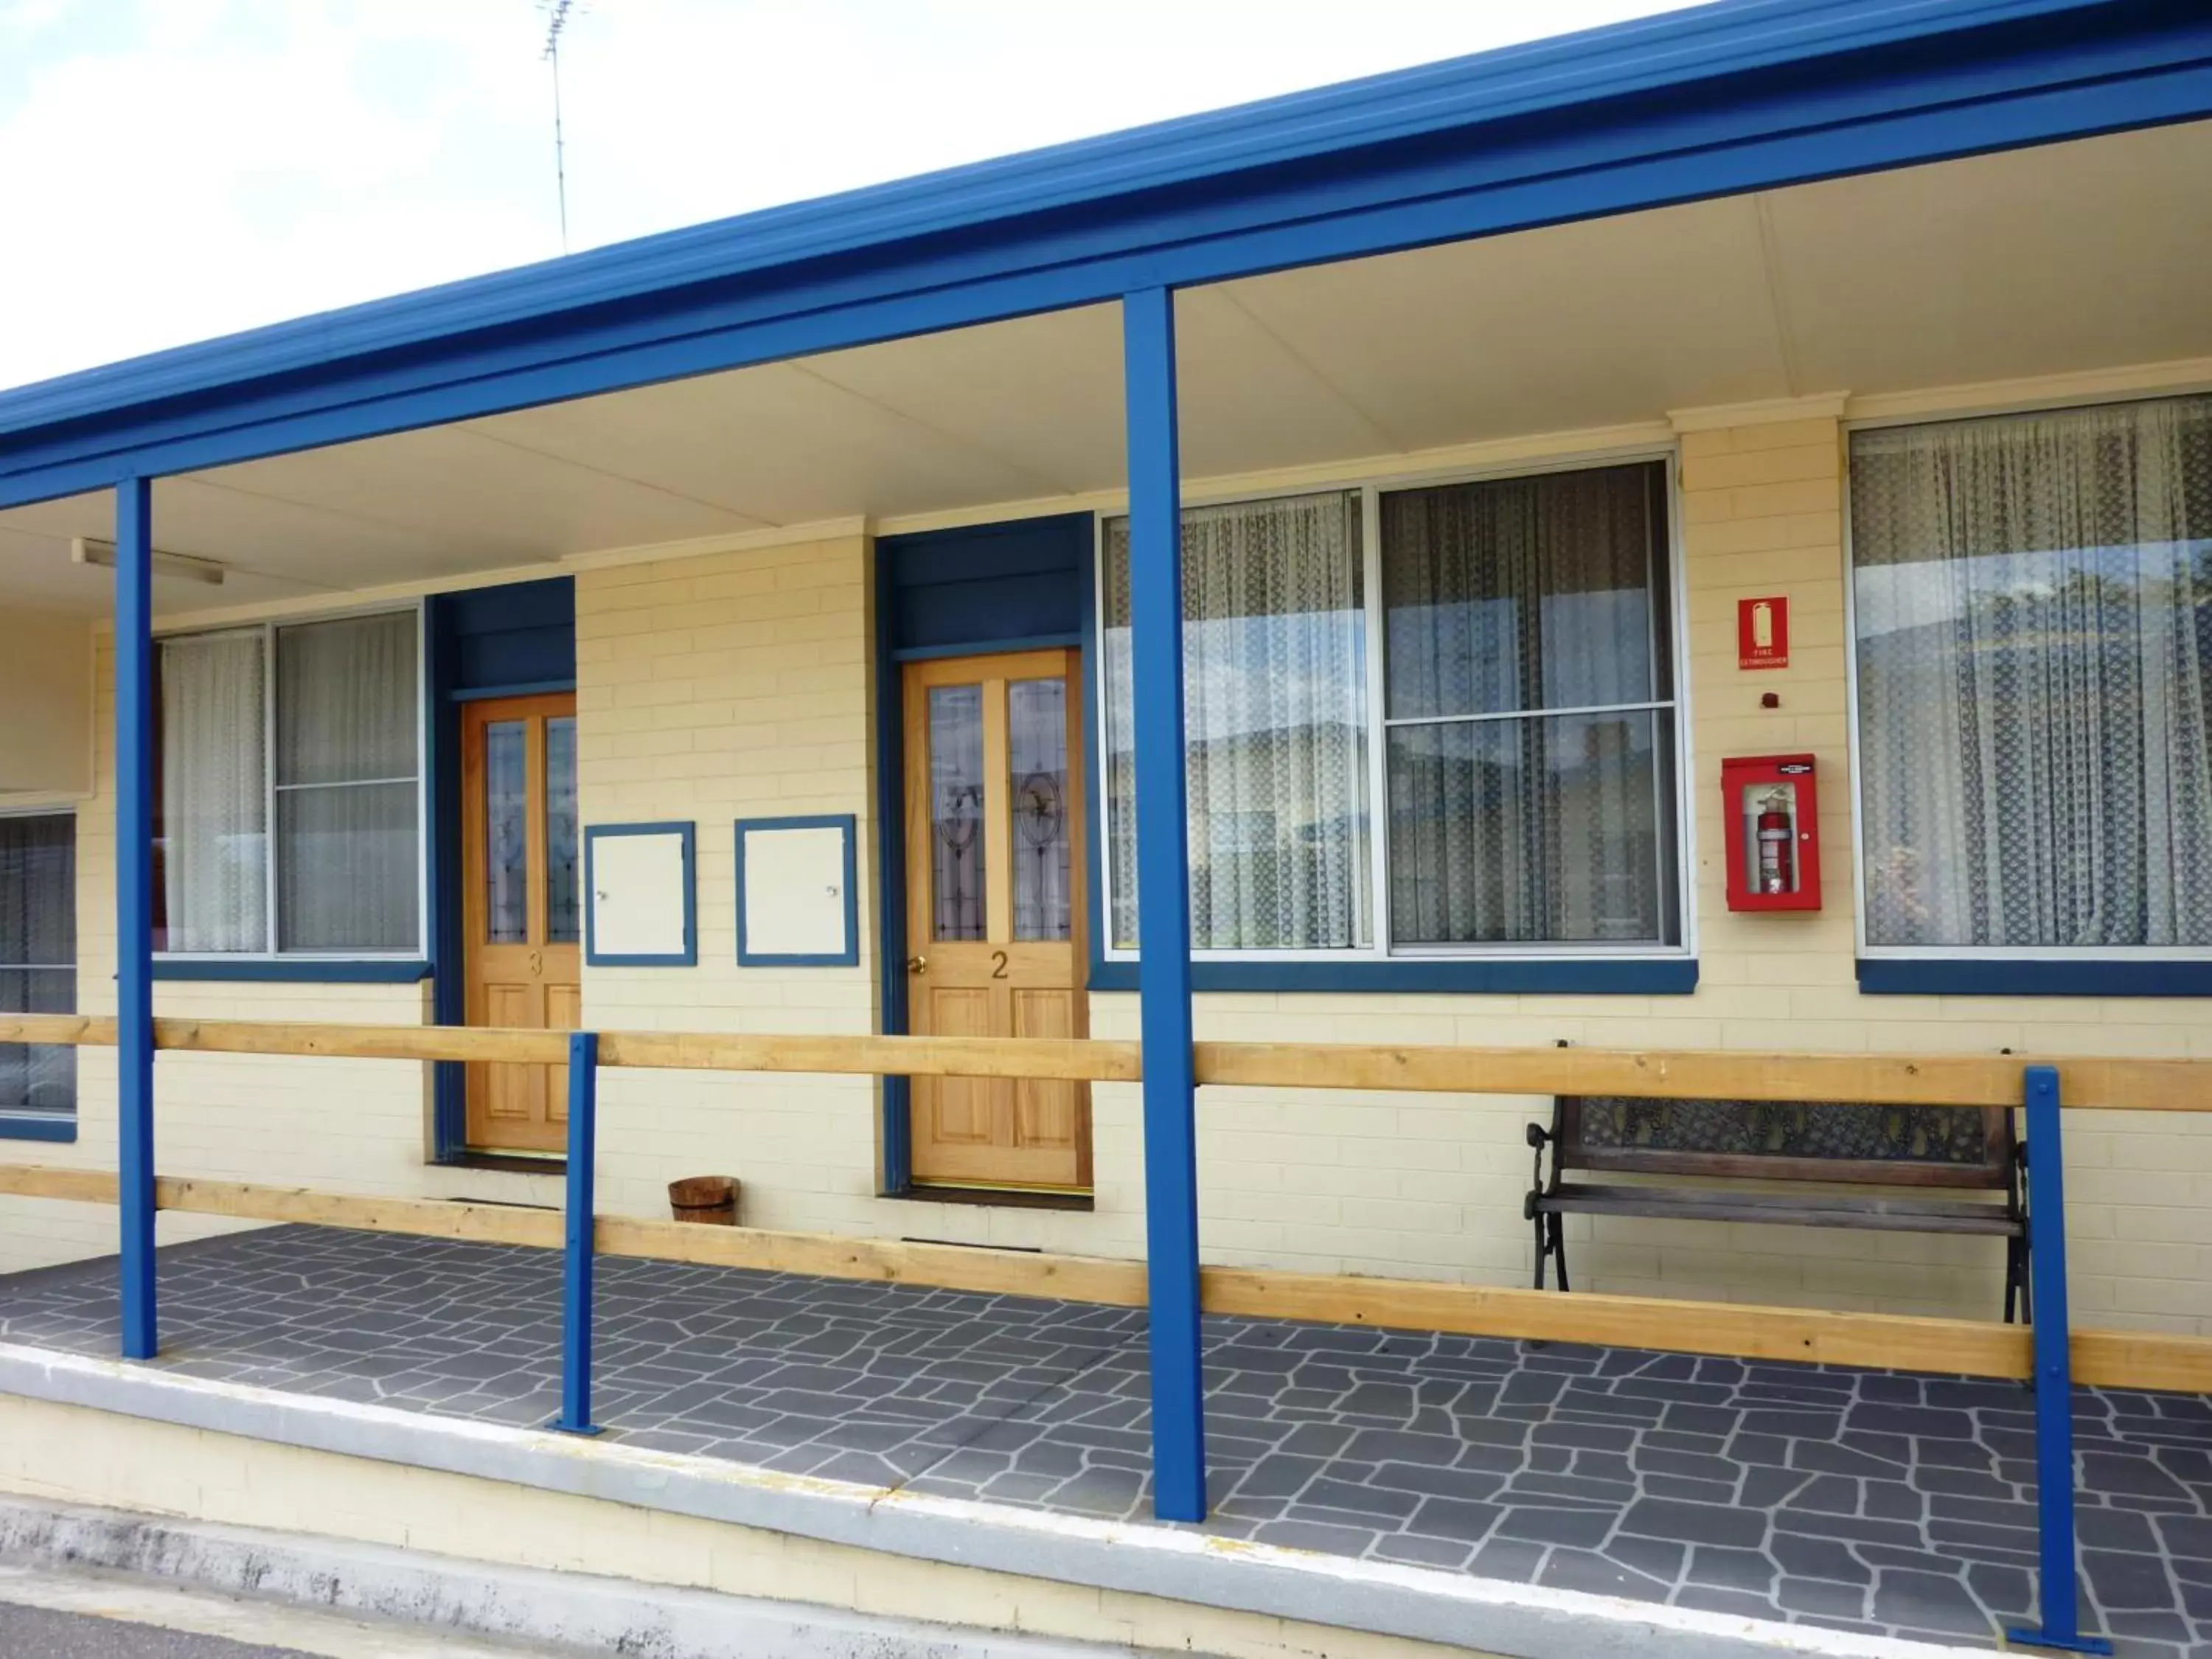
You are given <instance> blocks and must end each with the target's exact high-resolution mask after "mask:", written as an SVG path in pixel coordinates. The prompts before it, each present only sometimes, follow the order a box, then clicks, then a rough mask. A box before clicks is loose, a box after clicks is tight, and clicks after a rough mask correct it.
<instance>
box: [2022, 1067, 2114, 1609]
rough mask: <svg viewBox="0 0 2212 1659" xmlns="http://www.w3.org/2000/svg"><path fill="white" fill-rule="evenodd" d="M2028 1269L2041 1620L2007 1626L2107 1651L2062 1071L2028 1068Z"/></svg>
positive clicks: (2037, 1589) (2048, 1068)
mask: <svg viewBox="0 0 2212 1659" xmlns="http://www.w3.org/2000/svg"><path fill="white" fill-rule="evenodd" d="M2026 1094H2027V1225H2028V1241H2027V1243H2028V1252H2029V1255H2028V1275H2029V1280H2030V1287H2031V1289H2032V1291H2033V1294H2034V1299H2035V1318H2034V1327H2035V1328H2034V1343H2035V1359H2034V1365H2035V1371H2034V1389H2035V1510H2036V1528H2037V1534H2038V1536H2037V1544H2038V1551H2039V1555H2040V1558H2041V1559H2040V1561H2039V1568H2038V1572H2037V1578H2038V1580H2039V1582H2038V1584H2037V1588H2036V1601H2037V1605H2038V1607H2039V1611H2040V1613H2041V1614H2042V1619H2043V1622H2042V1623H2041V1624H2040V1625H2039V1626H2026V1627H2023V1628H2020V1629H2015V1630H2008V1631H2007V1632H2005V1634H2006V1635H2007V1636H2008V1637H2010V1638H2012V1639H2013V1640H2014V1641H2015V1642H2021V1643H2025V1644H2028V1645H2030V1646H2033V1647H2039V1648H2061V1649H2063V1650H2066V1651H2067V1652H2069V1653H2110V1652H2111V1651H2112V1644H2111V1643H2110V1642H2106V1641H2102V1640H2100V1639H2099V1638H2096V1637H2093V1636H2084V1635H2082V1634H2081V1594H2080V1587H2079V1586H2078V1585H2077V1584H2076V1583H2075V1581H2074V1571H2075V1555H2076V1553H2075V1537H2074V1363H2073V1324H2072V1321H2071V1320H2070V1319H2069V1316H2068V1314H2067V1309H2066V1166H2065V1162H2064V1158H2063V1152H2062V1150H2061V1146H2060V1129H2059V1121H2058V1118H2059V1101H2058V1068H2057V1066H2029V1067H2027V1079H2026Z"/></svg>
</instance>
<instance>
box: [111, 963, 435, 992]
mask: <svg viewBox="0 0 2212 1659" xmlns="http://www.w3.org/2000/svg"><path fill="white" fill-rule="evenodd" d="M154 977H155V979H157V980H200V981H228V982H231V983H234V984H252V985H276V984H285V985H413V984H416V983H418V982H419V981H422V980H426V979H428V978H429V977H430V964H429V963H427V962H423V961H422V960H420V959H418V958H414V957H410V958H407V959H405V960H392V959H390V958H377V957H331V958H330V959H327V960H325V959H323V958H319V957H278V958H270V957H252V958H249V959H247V960H245V961H240V962H222V961H219V960H216V959H215V958H213V957H179V958H167V957H155V958H154Z"/></svg>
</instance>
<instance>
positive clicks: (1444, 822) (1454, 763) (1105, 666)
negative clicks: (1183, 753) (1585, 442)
mask: <svg viewBox="0 0 2212 1659" xmlns="http://www.w3.org/2000/svg"><path fill="white" fill-rule="evenodd" d="M1669 471H1670V469H1669V465H1668V458H1667V457H1665V456H1664V455H1655V456H1650V457H1648V458H1636V459H1603V460H1590V461H1583V462H1578V463H1572V464H1567V465H1560V466H1558V467H1555V468H1553V469H1550V470H1548V471H1533V472H1532V471H1522V472H1519V473H1516V474H1512V475H1504V476H1493V477H1474V478H1455V479H1446V480H1442V481H1437V482H1433V483H1432V482H1428V481H1409V482H1407V483H1389V484H1382V485H1369V486H1367V487H1365V488H1364V489H1328V490H1320V491H1314V492H1308V493H1304V494H1299V495H1285V496H1279V497H1274V498H1270V499H1266V500H1258V501H1231V502H1226V503H1223V504H1220V505H1212V506H1194V507H1189V508H1187V509H1186V510H1185V513H1184V515H1183V538H1184V557H1185V574H1184V587H1185V612H1186V623H1185V626H1186V633H1185V646H1184V649H1185V654H1186V664H1187V667H1186V675H1187V684H1188V692H1187V697H1188V709H1189V714H1188V727H1189V732H1188V749H1187V753H1188V769H1189V794H1190V815H1191V823H1190V849H1191V852H1190V863H1191V876H1192V883H1191V884H1192V921H1193V930H1192V932H1193V941H1192V942H1193V950H1194V962H1195V963H1196V964H1197V983H1198V984H1199V986H1200V988H1202V989H1222V990H1229V989H1237V990H1340V989H1358V988H1369V989H1377V990H1380V989H1406V990H1466V991H1470V992H1474V991H1529V992H1538V991H1543V992H1554V991H1573V990H1588V991H1593V992H1620V993H1644V994H1650V993H1656V992H1668V991H1688V990H1690V989H1692V988H1693V987H1694V986H1695V984H1696V978H1697V975H1696V966H1695V963H1694V962H1693V961H1692V959H1691V957H1690V952H1689V948H1688V945H1687V928H1686V919H1685V917H1684V915H1683V902H1682V894H1683V892H1684V890H1686V886H1687V883H1686V881H1685V879H1684V877H1683V862H1684V860H1685V859H1686V845H1685V843H1686V839H1687V837H1686V833H1685V831H1684V829H1683V824H1684V821H1685V819H1686V812H1685V811H1684V808H1683V805H1682V800H1681V790H1680V778H1681V776H1682V775H1683V766H1682V757H1681V751H1680V745H1681V742H1682V734H1681V731H1680V724H1681V723H1680V720H1679V719H1678V702H1677V696H1676V692H1675V687H1676V685H1677V684H1679V679H1680V668H1679V662H1678V657H1679V649H1680V647H1679V644H1678V641H1677V637H1676V635H1677V630H1676V629H1675V627H1674V617H1675V615H1676V614H1677V613H1678V610H1679V607H1678V605H1677V604H1676V602H1675V595H1674V575H1673V573H1672V568H1671V567H1672V561H1671V560H1670V558H1669V544H1670V542H1671V539H1672V537H1671V527H1672V519H1673V507H1672V500H1671V491H1670V489H1669ZM1100 539H1101V547H1100V557H1099V593H1100V598H1099V614H1100V619H1101V624H1102V626H1101V629H1100V641H1101V648H1100V650H1099V652H1098V657H1099V661H1100V665H1101V666H1100V672H1101V683H1102V686H1103V695H1102V696H1101V699H1100V701H1101V703H1102V705H1103V709H1104V717H1103V720H1102V721H1101V726H1100V746H1101V750H1102V754H1101V757H1100V762H1099V769H1100V770H1101V771H1102V772H1103V787H1100V788H1099V789H1098V790H1097V792H1096V793H1097V798H1099V799H1102V800H1103V805H1104V817H1105V831H1104V844H1105V856H1104V858H1103V870H1102V872H1101V874H1102V876H1103V880H1101V881H1100V882H1099V883H1098V886H1099V887H1100V888H1101V889H1103V892H1104V895H1105V897H1104V901H1103V906H1102V915H1101V917H1100V918H1099V920H1100V921H1102V922H1103V924H1104V925H1103V928H1095V929H1094V935H1095V936H1096V937H1098V938H1100V939H1103V945H1104V948H1103V952H1102V954H1101V955H1100V957H1099V959H1098V961H1097V965H1096V967H1095V968H1094V971H1093V975H1092V979H1091V983H1092V985H1093V986H1094V987H1096V988H1114V987H1118V986H1120V985H1121V984H1122V983H1124V982H1133V963H1134V946H1135V944H1136V915H1135V904H1134V901H1133V882H1132V880H1131V857H1130V846H1131V840H1130V821H1131V815H1130V811H1129V778H1128V772H1129V767H1128V746H1129V745H1128V740H1127V701H1128V689H1127V688H1128V672H1129V670H1128V629H1127V595H1126V586H1127V579H1126V575H1125V574H1123V573H1124V571H1125V569H1126V564H1127V532H1126V528H1125V526H1124V521H1122V520H1115V519H1109V520H1106V521H1104V523H1103V526H1102V533H1101V538H1100Z"/></svg>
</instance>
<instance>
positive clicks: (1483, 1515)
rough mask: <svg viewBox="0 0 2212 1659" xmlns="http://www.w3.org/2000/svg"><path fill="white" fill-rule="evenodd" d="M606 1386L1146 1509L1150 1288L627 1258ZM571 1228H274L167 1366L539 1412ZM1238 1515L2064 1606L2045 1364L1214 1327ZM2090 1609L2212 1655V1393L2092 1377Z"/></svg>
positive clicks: (1908, 1605) (853, 1472)
mask: <svg viewBox="0 0 2212 1659" xmlns="http://www.w3.org/2000/svg"><path fill="white" fill-rule="evenodd" d="M599 1274H600V1278H599V1313H600V1323H599V1378H600V1386H599V1395H598V1401H597V1413H596V1414H597V1416H598V1418H599V1421H600V1422H601V1423H602V1424H604V1425H606V1426H607V1428H608V1430H609V1431H610V1433H611V1435H613V1436H615V1437H618V1438H621V1439H623V1440H627V1441H629V1442H631V1443H635V1444H638V1445H643V1446H650V1447H654V1448H658V1449H665V1450H670V1451H677V1452H684V1453H692V1454H696V1455H702V1456H706V1457H720V1458H729V1459H732V1460H735V1461H738V1462H744V1463H748V1464H753V1465H757V1466H761V1467H764V1468H772V1469H779V1470H789V1471H793V1472H800V1473H805V1474H815V1475H820V1476H825V1477H828V1478H830V1479H836V1480H855V1481H861V1482H866V1483H868V1484H871V1485H878V1486H894V1487H896V1486H903V1487H906V1488H908V1489H909V1490H912V1491H915V1492H934V1493H939V1494H944V1495H949V1496H954V1497H960V1498H981V1499H982V1500H985V1501H988V1502H994V1503H1002V1504H1020V1505H1027V1506H1031V1507H1036V1508H1042V1509H1048V1510H1065V1511H1071V1512H1075V1513H1079V1514H1084V1515H1091V1516H1109V1517H1113V1518H1116V1519H1130V1520H1142V1519H1144V1518H1146V1516H1147V1514H1148V1512H1149V1506H1150V1501H1151V1495H1150V1474H1149V1470H1150V1458H1149V1455H1148V1450H1147V1448H1148V1438H1147V1421H1146V1403H1145V1344H1144V1339H1145V1320H1144V1315H1143V1312H1142V1311H1141V1310H1127V1309H1120V1308H1098V1307H1091V1306H1085V1305H1082V1304H1073V1303H1062V1302H1049V1301H1042V1300H1031V1299H1024V1298H1018V1297H988V1296H977V1295H971V1294H967V1293H963V1292H954V1291H928V1290H921V1289H915V1288H913V1287H908V1286H896V1285H860V1284H851V1283H846V1282H842V1281H838V1280H831V1279H801V1278H796V1277H791V1276H787V1275H775V1274H764V1273H739V1272H735V1271H732V1270H729V1269H725V1268H715V1267H690V1266H682V1265H677V1264H671V1263H665V1262H654V1261H635V1260H630V1259H616V1258H610V1259H605V1260H603V1261H602V1262H601V1263H600V1268H599ZM560 1284H561V1279H560V1262H559V1259H558V1257H557V1256H555V1255H552V1254H550V1253H547V1252H539V1251H532V1250H526V1249H509V1248H504V1247H499V1246H490V1245H479V1244H459V1243H445V1242H442V1241H433V1240H424V1239H412V1238H403V1237H395V1236H392V1235H383V1234H366V1233H349V1232H340V1231H328V1230H318V1229H311V1228H294V1227H286V1228H273V1229H269V1230H265V1231H258V1232H252V1233H245V1234H239V1235H235V1236H233V1237H227V1238H222V1239H214V1240H209V1241H206V1242H204V1243H196V1244H189V1245H179V1246H177V1247H174V1248H173V1249H167V1250H164V1251H163V1252H162V1254H161V1296H162V1310H163V1320H164V1325H163V1334H164V1340H165V1343H166V1345H167V1346H166V1353H165V1358H164V1359H163V1361H162V1362H161V1363H163V1364H167V1366H169V1367H170V1368H172V1369H173V1370H178V1371H180V1372H185V1373H187V1374H190V1375H192V1376H210V1377H220V1378H224V1379H227V1380H230V1381H234V1382H239V1383H252V1384H255V1385H258V1386H260V1387H264V1388H274V1389H286V1390H289V1391H292V1392H296V1393H303V1394H315V1395H336V1396H338V1397H342V1398H344V1399H349V1400H358V1401H374V1402H377V1403H381V1404H385V1405H389V1406H395V1407H402V1408H404V1409H408V1410H415V1411H422V1412H429V1413H445V1414H452V1415H459V1416H466V1417H474V1418H480V1419H487V1420H490V1421H495V1422H500V1423H506V1424H512V1425H532V1424H536V1423H539V1422H542V1421H544V1419H546V1418H548V1417H549V1416H550V1415H551V1414H552V1413H553V1411H554V1409H555V1407H556V1405H557V1403H558V1390H559V1381H558V1376H559V1373H558V1366H559V1351H560ZM0 1339H4V1340H9V1341H15V1342H23V1343H30V1344H33V1345H39V1346H49V1347H55V1348H61V1349H66V1350H69V1351H71V1352H81V1353H91V1354H99V1355H112V1354H113V1353H114V1352H116V1346H117V1310H116V1297H115V1288H114V1270H113V1264H112V1262H99V1263H88V1264H83V1265H81V1266H76V1267H63V1268H52V1269H46V1270H44V1271H41V1272H39V1273H24V1274H18V1275H16V1276H15V1277H13V1278H0ZM1206 1340H1207V1344H1208V1351H1207V1375H1206V1381H1207V1389H1208V1425H1209V1429H1210V1433H1211V1442H1210V1452H1211V1462H1212V1491H1213V1498H1214V1508H1215V1515H1214V1518H1213V1520H1212V1521H1211V1522H1208V1523H1207V1526H1208V1529H1209V1530H1211V1531H1213V1532H1217V1533H1222V1534H1230V1535H1233V1536H1237V1537H1241V1538H1250V1539H1256V1540H1259V1541H1263V1542H1267V1543H1273V1544H1281V1545H1288V1546H1291V1547H1298V1548H1304V1549H1312V1550H1322V1551H1327V1552H1329V1553H1336V1554H1342V1555H1348V1556H1358V1557H1365V1558H1369V1559H1376V1560H1384V1561H1391V1562H1398V1563H1406V1564H1412V1565H1419V1566H1424V1567H1430V1568H1434V1569H1437V1570H1440V1571H1452V1572H1472V1573H1479V1574H1482V1575H1485V1576H1487V1577H1497V1578H1505V1579H1511V1580H1515V1581H1517V1582H1522V1583H1543V1584H1548V1585H1555V1586H1560V1587H1565V1588H1569V1589H1583V1590H1595V1591H1600V1592H1602V1593H1604V1594H1607V1595H1623V1596H1628V1597H1632V1598H1636V1599H1641V1600H1646V1601H1671V1602H1673V1603H1675V1604H1677V1605H1680V1606H1684V1607H1702V1608H1706V1609H1711V1610H1715V1611H1721V1612H1728V1613H1743V1614H1747V1615H1750V1616H1753V1617H1759V1618H1766V1619H1782V1620H1790V1621H1794V1622H1799V1623H1804V1624H1811V1625H1823V1626H1832V1627H1836V1628H1843V1629H1851V1630H1860V1631H1869V1632H1877V1631H1878V1632H1885V1633H1893V1634H1899V1635H1905V1636H1918V1637H1923V1638H1936V1639H1942V1640H1946V1641H1949V1642H1953V1643H1958V1642H1960V1641H1966V1642H1970V1643H1973V1642H1992V1641H1993V1640H1994V1638H1995V1633H1996V1629H1997V1627H1998V1626H1999V1625H2000V1624H2001V1623H2002V1621H2004V1620H2018V1619H2019V1618H2020V1617H2021V1616H2022V1615H2024V1614H2026V1613H2027V1612H2028V1611H2029V1610H2030V1608H2031V1606H2032V1600H2033V1594H2032V1583H2033V1580H2032V1569H2033V1565H2034V1552H2035V1534H2034V1531H2033V1528H2034V1522H2035V1511H2034V1504H2033V1500H2034V1480H2035V1473H2034V1467H2033V1457H2034V1442H2033V1418H2032V1412H2031V1401H2030V1398H2029V1396H2028V1395H2027V1391H2026V1390H2025V1389H2023V1388H2022V1387H2021V1386H2020V1385H2018V1384H2014V1383H1986V1382H1966V1381H1958V1380H1952V1379H1944V1378H1936V1377H1921V1376H1904V1375H1899V1374H1896V1373H1890V1372H1880V1371H1853V1370H1839V1369H1836V1368H1831V1367H1816V1366H1796V1365H1785V1364H1749V1363H1745V1362H1741V1361H1736V1360H1726V1359H1700V1358H1689V1357H1686V1356H1680V1355H1668V1354H1655V1353H1647V1352H1636V1351H1632V1350H1614V1349H1595V1348H1582V1347H1567V1346H1556V1345H1548V1346H1547V1345H1532V1344H1523V1343H1513V1342H1503V1341H1492V1340H1482V1339H1476V1338H1468V1337H1458V1336H1438V1335H1433V1334H1425V1333H1398V1332H1378V1331H1374V1330H1369V1329H1364V1328H1349V1327H1338V1326H1317V1325H1298V1324H1291V1323H1285V1322H1264V1321H1256V1320H1238V1319H1209V1320H1208V1321H1207V1322H1206ZM2075 1414H2076V1419H2077V1421H2078V1423H2079V1425H2080V1449H2081V1474H2082V1491H2083V1497H2082V1505H2083V1507H2082V1512H2081V1537H2082V1542H2083V1545H2084V1547H2085V1550H2084V1575H2083V1576H2084V1581H2085V1582H2084V1599H2085V1607H2084V1619H2085V1622H2086V1623H2087V1625H2088V1626H2089V1627H2090V1628H2093V1629H2101V1630H2103V1631H2105V1632H2108V1633H2110V1634H2112V1635H2114V1636H2116V1637H2118V1638H2120V1640H2119V1650H2120V1653H2121V1655H2122V1656H2123V1659H2179V1656H2183V1655H2192V1656H2212V1404H2209V1403H2208V1402H2207V1401H2205V1400H2204V1399H2202V1398H2199V1397H2197V1396H2194V1395H2190V1396H2182V1395H2149V1394H2134V1393H2123V1392H2118V1391H2113V1390H2099V1389H2083V1390H2081V1391H2080V1392H2079V1393H2078V1395H2077V1397H2076V1401H2075Z"/></svg>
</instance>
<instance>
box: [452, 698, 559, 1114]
mask: <svg viewBox="0 0 2212 1659" xmlns="http://www.w3.org/2000/svg"><path fill="white" fill-rule="evenodd" d="M461 738H462V743H461V774H462V776H461V781H462V791H461V793H462V798H463V799H462V807H463V823H462V835H461V845H462V860H461V861H462V887H463V894H462V898H463V903H462V912H463V927H464V929H465V944H466V950H465V953H464V960H465V969H464V971H465V975H466V979H467V996H466V1001H467V1020H468V1023H469V1024H471V1025H480V1026H495V1027H500V1028H505V1029H521V1030H556V1031H567V1030H575V1029H576V1027H577V1025H578V1024H579V1023H580V1018H581V1015H582V1007H583V996H582V984H583V979H582V969H583V963H582V961H581V955H582V953H581V951H580V947H579V945H578V939H579V927H578V917H579V910H580V897H579V895H580V877H579V873H578V864H577V849H578V843H579V841H580V830H579V828H578V814H577V796H576V700H575V697H574V695H573V694H570V693H567V692H562V693H558V694H554V695H549V696H532V697H501V698H495V699H488V700H486V701H483V702H473V703H471V704H469V705H467V707H466V708H465V710H464V713H463V716H462V721H461ZM467 1075H468V1140H469V1145H470V1146H471V1148H474V1149H477V1150H480V1151H484V1152H512V1153H522V1154H527V1155H535V1156H545V1155H556V1154H558V1153H559V1152H562V1149H563V1148H564V1147H565V1146H566V1144H567V1139H568V1078H567V1068H566V1067H565V1066H521V1065H511V1064H501V1065H489V1064H486V1065H475V1064H472V1065H471V1066H469V1067H468V1068H467Z"/></svg>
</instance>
